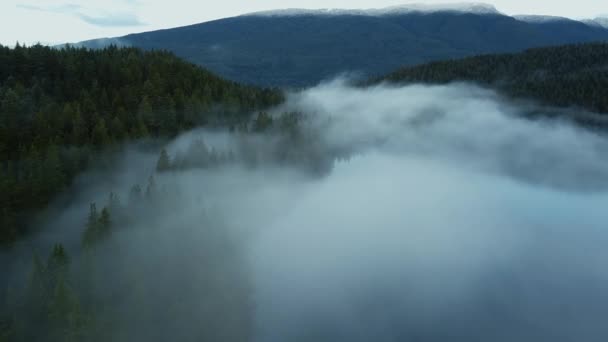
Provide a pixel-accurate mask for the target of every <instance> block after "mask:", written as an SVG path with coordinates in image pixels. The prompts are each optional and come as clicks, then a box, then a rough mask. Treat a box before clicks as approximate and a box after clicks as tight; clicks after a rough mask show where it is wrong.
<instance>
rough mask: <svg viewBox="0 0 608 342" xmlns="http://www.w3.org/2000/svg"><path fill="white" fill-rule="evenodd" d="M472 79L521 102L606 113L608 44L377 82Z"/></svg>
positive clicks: (475, 61) (472, 61) (487, 59)
mask: <svg viewBox="0 0 608 342" xmlns="http://www.w3.org/2000/svg"><path fill="white" fill-rule="evenodd" d="M380 81H388V82H394V83H420V82H422V83H433V84H443V83H449V82H455V81H470V82H475V83H479V84H482V85H486V86H490V87H494V88H496V89H498V90H500V91H501V92H503V93H505V94H507V95H509V96H513V97H518V98H529V99H534V100H537V101H540V102H542V103H544V104H548V105H553V106H558V107H580V108H584V109H587V110H589V111H593V112H599V113H608V44H602V43H596V44H577V45H568V46H560V47H550V48H538V49H530V50H527V51H525V52H523V53H519V54H495V55H484V56H477V57H470V58H465V59H461V60H452V61H442V62H435V63H429V64H425V65H421V66H416V67H406V68H403V69H400V70H398V71H395V72H393V73H391V74H389V75H388V76H385V77H382V78H379V79H376V80H375V81H374V82H380Z"/></svg>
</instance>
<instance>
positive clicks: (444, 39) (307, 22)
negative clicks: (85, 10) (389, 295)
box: [81, 4, 608, 87]
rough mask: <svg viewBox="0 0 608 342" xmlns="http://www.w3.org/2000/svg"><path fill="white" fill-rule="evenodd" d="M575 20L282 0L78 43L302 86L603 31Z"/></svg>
mask: <svg viewBox="0 0 608 342" xmlns="http://www.w3.org/2000/svg"><path fill="white" fill-rule="evenodd" d="M606 40H608V29H606V28H603V27H602V26H600V25H597V24H593V25H592V24H585V23H583V22H578V21H574V20H567V19H558V20H548V21H543V20H518V19H516V18H514V17H509V16H506V15H504V14H501V13H500V12H498V11H496V10H495V9H494V8H493V7H492V6H488V5H483V4H472V5H470V6H461V7H447V8H446V7H437V6H434V7H433V6H426V7H425V6H422V7H421V6H418V7H415V6H414V7H411V6H410V7H396V8H389V9H383V10H368V11H361V10H319V11H310V10H284V11H274V12H265V13H253V14H250V15H244V16H239V17H233V18H227V19H222V20H216V21H211V22H207V23H202V24H197V25H192V26H187V27H180V28H174V29H167V30H161V31H154V32H147V33H140V34H132V35H128V36H125V37H120V38H115V39H103V40H93V41H87V42H83V43H81V44H82V45H84V46H87V47H93V48H96V47H99V46H105V45H107V44H111V43H114V44H119V45H133V46H136V47H140V48H144V49H168V50H170V51H172V52H174V53H175V54H177V55H178V56H181V57H184V58H186V59H188V60H189V61H191V62H194V63H196V64H199V65H202V66H204V67H206V68H209V69H210V70H212V71H214V72H216V73H218V74H219V75H221V76H223V77H226V78H228V79H231V80H235V81H239V82H245V83H251V84H258V85H265V86H268V85H271V86H296V87H297V86H307V85H311V84H314V83H317V82H319V81H321V80H323V79H326V78H331V77H334V76H336V75H337V74H340V73H343V72H360V73H361V74H362V76H370V75H382V74H385V73H388V72H390V71H391V70H394V69H396V68H398V67H401V66H403V65H414V64H421V63H425V62H429V61H435V60H442V59H448V58H460V57H466V56H472V55H478V54H482V53H503V52H517V51H521V50H524V49H527V48H532V47H540V46H550V45H563V44H570V43H580V42H592V41H606Z"/></svg>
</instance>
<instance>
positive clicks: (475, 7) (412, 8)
mask: <svg viewBox="0 0 608 342" xmlns="http://www.w3.org/2000/svg"><path fill="white" fill-rule="evenodd" d="M436 12H456V13H472V14H480V15H481V14H495V15H496V14H502V13H500V12H499V11H498V10H497V9H496V7H494V6H493V5H489V4H485V3H449V4H421V3H414V4H406V5H400V6H393V7H386V8H379V9H362V10H359V9H337V8H325V9H301V8H291V9H282V10H271V11H262V12H255V13H251V14H246V15H248V16H272V17H282V16H301V15H364V16H385V15H399V14H409V13H436Z"/></svg>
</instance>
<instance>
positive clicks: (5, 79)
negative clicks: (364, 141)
mask: <svg viewBox="0 0 608 342" xmlns="http://www.w3.org/2000/svg"><path fill="white" fill-rule="evenodd" d="M281 98H282V95H281V94H280V93H279V92H276V91H272V90H264V89H259V88H254V87H244V86H241V85H238V84H236V83H234V82H230V81H225V80H223V79H221V78H219V77H217V76H215V75H213V74H212V73H210V72H208V71H206V70H203V69H200V68H199V67H197V66H195V65H193V64H190V63H187V62H184V61H182V60H180V59H179V58H177V57H175V56H174V55H172V54H170V53H167V52H142V51H140V50H137V49H134V48H128V49H117V48H108V49H103V50H97V51H91V50H86V49H73V48H68V49H62V50H57V49H52V48H48V47H42V46H33V47H29V48H26V47H21V46H17V47H16V48H15V49H9V48H7V47H1V46H0V243H5V242H10V241H13V240H14V239H15V238H16V237H18V236H20V235H22V234H23V233H24V232H25V230H26V227H27V219H28V217H29V214H30V213H32V212H35V211H37V210H39V209H43V208H45V207H46V206H47V205H48V203H49V201H50V200H51V198H53V197H54V196H55V195H56V194H58V193H59V192H60V191H61V190H62V189H64V188H65V187H67V185H69V184H70V182H71V181H72V180H73V179H74V177H75V176H77V175H78V174H79V173H80V172H81V171H82V170H84V169H86V167H87V165H88V164H89V163H90V161H91V160H94V158H95V156H96V154H97V152H101V151H104V150H107V149H108V148H110V147H115V146H119V143H120V142H123V141H127V140H133V139H142V138H146V137H172V136H174V135H176V134H177V133H178V132H181V131H183V130H187V129H190V128H192V127H195V126H199V125H205V124H206V125H224V126H225V125H232V124H235V123H238V122H242V121H243V120H246V119H248V118H249V117H248V114H249V113H251V112H253V111H255V110H257V109H261V108H265V107H268V106H270V105H273V104H276V103H278V102H280V101H281Z"/></svg>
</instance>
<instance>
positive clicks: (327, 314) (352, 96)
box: [21, 81, 608, 342]
mask: <svg viewBox="0 0 608 342" xmlns="http://www.w3.org/2000/svg"><path fill="white" fill-rule="evenodd" d="M539 108H541V107H538V106H536V105H534V104H527V103H526V104H521V103H513V102H511V101H509V100H506V99H504V98H502V97H500V96H499V95H497V94H495V93H493V92H492V91H489V90H485V89H481V88H478V87H476V86H473V85H467V84H452V85H447V86H432V87H431V86H420V85H414V86H387V85H380V86H377V87H373V88H365V89H363V88H353V87H350V86H348V85H346V84H345V83H344V82H342V81H335V82H330V83H326V84H322V85H320V86H318V87H315V88H312V89H309V90H305V91H301V92H297V93H292V94H290V95H289V96H288V101H287V103H286V104H285V105H283V106H282V107H281V108H276V109H275V110H273V112H272V113H271V114H272V115H274V116H276V117H278V116H280V115H281V113H284V112H298V113H304V114H305V117H306V120H304V121H303V123H302V127H303V130H305V131H306V132H309V134H308V135H307V136H308V137H309V139H314V141H313V140H309V141H308V144H309V145H314V146H316V147H315V155H317V156H318V155H319V154H321V155H322V156H321V157H322V158H327V159H330V160H331V161H332V162H331V163H330V167H329V168H327V169H326V170H324V172H310V169H307V168H303V167H301V165H299V164H294V163H274V162H270V161H267V160H266V159H264V158H263V157H262V158H259V160H258V162H257V163H255V165H254V166H252V165H248V164H246V163H240V162H236V161H233V162H229V163H225V164H222V165H221V166H219V167H212V168H196V167H194V168H185V169H179V170H172V171H170V172H164V173H160V174H156V176H155V177H156V178H155V181H156V184H157V186H158V188H159V189H164V190H163V191H162V192H161V193H162V196H159V197H158V198H159V199H158V203H160V204H158V203H157V204H155V208H156V209H155V210H153V211H150V210H149V208H146V209H143V210H139V209H132V213H135V214H136V216H137V219H135V220H131V221H130V223H129V225H130V226H137V227H139V229H137V228H135V229H134V228H133V227H131V228H130V229H124V230H121V229H116V231H115V233H113V235H112V238H111V242H109V243H108V244H110V243H114V244H115V246H116V245H118V246H122V249H120V248H119V249H120V250H122V251H128V252H125V253H122V254H120V253H119V254H111V255H106V257H104V258H105V259H104V261H103V262H100V265H101V266H99V267H100V268H101V269H104V268H103V267H104V266H103V265H106V266H105V267H107V269H106V270H105V271H103V272H102V271H100V272H99V274H101V275H102V276H99V278H98V280H99V281H98V282H97V285H96V286H95V287H94V290H93V291H97V292H99V295H98V296H97V297H98V298H102V299H103V300H104V301H116V302H121V301H122V302H124V304H123V307H121V309H120V310H117V311H116V312H119V314H118V315H121V317H122V318H121V319H122V321H124V327H123V328H122V329H121V330H120V335H118V337H117V336H112V337H113V340H120V339H121V338H122V339H124V340H143V339H153V340H154V339H155V338H156V339H159V340H163V339H165V340H166V339H168V338H173V339H175V338H177V340H189V339H190V337H192V336H191V334H190V333H189V332H190V331H191V330H195V329H198V328H200V326H205V325H206V324H207V325H210V324H222V325H226V327H227V328H226V329H225V331H223V332H222V333H220V334H216V335H214V336H215V340H224V341H228V340H235V341H236V340H239V339H240V338H242V336H245V335H247V336H249V337H251V339H252V340H253V341H256V342H274V341H277V342H278V341H403V340H408V341H445V340H450V341H472V340H480V341H482V340H483V341H605V340H606V338H608V325H606V324H605V320H606V317H608V269H607V267H606V265H605V260H608V259H607V258H608V249H607V248H605V246H606V243H607V242H608V233H607V232H606V231H605V229H606V228H605V222H607V221H608V220H607V219H608V211H607V210H605V206H606V204H607V203H608V187H607V185H608V183H607V181H608V153H607V152H608V140H607V139H606V137H604V136H602V135H600V134H598V133H594V132H591V131H588V130H585V129H582V128H579V127H576V126H574V125H573V124H571V123H569V122H568V121H566V120H563V119H538V118H537V119H535V120H531V119H527V118H526V117H525V116H526V115H527V114H528V113H529V112H530V111H532V110H534V111H538V110H539ZM541 110H542V109H541ZM310 137H312V138H310ZM199 138H202V139H204V141H205V144H206V145H208V146H209V148H210V149H211V150H213V151H218V153H220V152H225V153H228V151H230V153H235V154H236V159H237V160H239V158H240V157H241V156H240V155H239V152H238V151H239V147H238V146H239V139H242V138H243V137H242V134H239V133H230V132H223V131H217V130H216V131H209V130H196V131H193V132H189V133H186V134H184V135H182V136H180V137H178V138H177V139H175V140H174V141H172V142H169V143H168V144H166V148H167V151H168V154H169V155H170V156H171V157H172V158H174V159H175V158H177V156H179V155H180V154H181V153H185V152H184V151H187V150H188V146H189V145H190V144H191V143H192V142H193V141H196V139H199ZM249 139H250V140H248V143H249V144H250V149H253V150H256V151H258V152H259V150H263V149H272V148H274V147H276V145H277V144H281V142H280V139H278V138H276V137H274V136H273V135H272V134H268V135H253V136H250V137H249ZM260 153H261V152H260ZM157 159H158V149H154V151H153V152H150V151H149V148H148V149H144V148H141V146H138V145H133V146H132V147H130V148H128V149H126V151H125V152H124V153H122V154H120V155H119V156H118V157H115V158H114V159H113V162H112V163H111V165H112V166H111V168H110V169H109V170H108V169H107V168H106V169H104V170H103V171H100V170H97V171H96V170H92V171H91V172H89V173H87V174H85V175H83V176H82V177H80V178H79V179H78V180H77V182H76V183H75V184H74V187H73V189H71V190H70V192H69V196H64V197H63V198H60V199H58V200H57V203H56V204H55V206H54V209H52V210H51V211H50V213H48V214H47V215H46V216H44V217H43V218H41V219H40V220H41V221H45V222H47V223H45V224H43V225H44V226H45V229H44V230H43V231H44V232H45V233H44V235H42V234H41V235H39V236H38V237H37V240H36V242H31V241H30V242H28V243H27V244H25V245H27V247H23V246H22V248H21V249H27V248H30V247H31V246H43V245H44V244H45V243H54V242H63V243H65V244H67V245H68V246H71V247H70V250H71V251H72V252H73V253H79V252H78V247H76V246H77V245H78V243H79V241H80V239H81V238H80V234H81V231H82V230H83V225H84V222H86V215H87V211H88V208H89V203H91V202H97V203H103V201H104V200H105V198H107V195H108V193H109V192H110V191H113V192H115V193H117V194H118V196H119V198H121V199H125V198H127V197H129V191H130V189H131V187H132V186H133V184H141V185H142V186H145V183H146V180H147V179H148V177H149V176H150V175H151V174H152V173H154V169H155V166H156V162H157ZM49 217H52V218H53V219H52V220H51V219H49ZM218 236H219V237H221V238H218ZM218 241H219V242H218ZM36 248H38V247H36ZM101 248H102V249H101V250H103V248H106V247H105V246H102V247H101ZM107 248H110V247H107ZM234 260H237V261H234ZM116 264H120V265H121V268H123V269H124V271H120V270H118V271H117V270H116V269H114V268H113V267H114V266H112V265H116ZM237 264H238V265H244V266H243V268H244V269H246V271H239V272H235V271H233V270H232V267H235V266H234V265H237ZM222 267H227V268H230V269H229V270H228V271H226V272H223V273H222V274H223V276H225V277H224V278H222V280H218V281H217V282H214V281H211V282H208V281H207V280H204V279H203V280H201V279H202V278H205V274H207V272H208V271H207V270H208V268H212V269H218V268H222ZM132 273H135V274H136V276H137V277H138V278H139V279H140V280H141V279H143V280H144V281H145V282H146V283H154V290H150V291H148V292H145V293H146V294H148V295H146V296H143V298H138V299H131V298H129V299H125V298H120V297H118V298H117V297H116V295H115V293H116V292H120V288H121V286H124V284H126V283H128V281H127V280H125V278H126V277H127V275H129V274H132ZM236 273H238V274H237V275H234V274H236ZM235 282H243V284H240V283H239V286H241V285H242V286H249V287H250V289H249V290H248V291H250V296H251V297H250V301H251V305H241V304H239V299H238V298H236V299H234V298H233V299H230V300H229V301H228V302H230V303H232V304H231V305H230V306H229V307H227V308H226V312H222V313H218V312H211V313H210V312H208V310H207V311H205V310H206V309H201V308H202V307H212V308H216V307H218V306H223V305H224V304H225V303H226V299H225V298H224V299H217V298H216V297H214V293H215V292H214V291H215V287H214V285H217V286H223V285H225V284H226V283H230V284H234V283H235ZM189 283H190V284H197V286H188V284H189ZM200 284H206V285H204V286H199V285H200ZM209 284H211V285H209ZM218 284H219V285H218ZM167 293H172V296H169V295H167ZM175 293H178V294H180V293H181V294H180V295H179V296H178V297H179V298H180V299H179V300H180V301H187V302H196V303H200V307H201V308H197V309H196V310H190V311H188V310H181V309H176V311H175V312H174V313H172V314H171V316H169V317H171V318H172V319H171V321H169V322H164V323H163V326H162V328H161V327H159V326H157V325H153V324H150V322H155V320H154V319H155V317H154V314H153V313H152V314H151V313H149V312H147V313H143V312H141V311H142V310H144V309H143V307H145V308H146V309H148V310H149V308H151V307H154V308H157V309H158V310H163V308H164V307H166V305H167V304H173V303H172V301H174V300H175V299H174V298H175ZM149 294H152V295H149ZM100 300H101V299H100ZM243 300H244V299H243ZM138 301H139V302H138ZM218 301H219V302H218ZM143 302H145V303H147V304H146V305H143V306H142V305H141V303H143ZM134 303H140V304H134ZM209 303H218V304H217V305H215V304H209ZM235 303H236V304H235ZM244 308H248V310H249V309H250V310H251V313H250V314H251V315H250V317H245V316H247V315H248V313H246V312H238V311H239V310H245V309H244ZM180 310H181V311H180ZM235 310H236V311H235ZM203 316H204V317H203ZM236 316H239V317H237V318H235V317H236ZM241 316H242V317H241ZM133 317H138V319H134V318H133ZM209 317H214V318H213V319H209ZM248 320H251V322H249V323H243V322H247V321H248ZM243 324H245V325H247V324H250V325H251V331H250V332H246V333H244V334H243V335H238V334H237V335H238V336H237V335H230V333H228V331H230V330H231V328H232V329H233V328H234V326H242V325H243ZM218 336H221V338H220V339H218ZM212 338H213V337H212Z"/></svg>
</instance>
